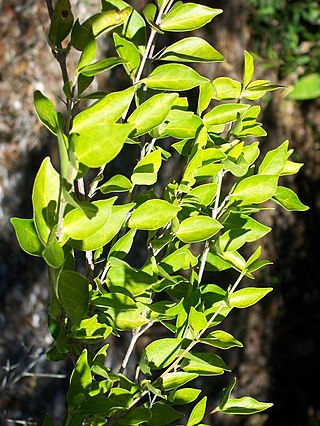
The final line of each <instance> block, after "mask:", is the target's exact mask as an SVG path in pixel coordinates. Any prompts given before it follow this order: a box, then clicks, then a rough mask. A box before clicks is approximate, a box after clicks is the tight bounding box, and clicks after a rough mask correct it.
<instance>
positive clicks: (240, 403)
mask: <svg viewBox="0 0 320 426" xmlns="http://www.w3.org/2000/svg"><path fill="white" fill-rule="evenodd" d="M272 405H273V404H270V403H268V402H259V401H257V400H256V399H254V398H251V397H249V396H244V397H243V398H229V399H228V401H227V402H226V403H225V405H224V406H223V408H222V409H221V411H222V412H223V413H224V414H254V413H259V412H260V411H264V410H266V409H268V408H270V407H272Z"/></svg>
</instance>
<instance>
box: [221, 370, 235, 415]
mask: <svg viewBox="0 0 320 426" xmlns="http://www.w3.org/2000/svg"><path fill="white" fill-rule="evenodd" d="M235 384H236V378H235V377H234V378H233V380H232V382H230V383H229V385H228V386H226V387H225V388H224V389H223V396H222V399H221V401H220V404H219V409H223V407H224V406H225V405H226V403H227V402H228V399H229V398H230V394H231V392H232V391H233V388H234V387H235ZM217 411H218V410H217Z"/></svg>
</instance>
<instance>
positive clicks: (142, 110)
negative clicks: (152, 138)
mask: <svg viewBox="0 0 320 426" xmlns="http://www.w3.org/2000/svg"><path fill="white" fill-rule="evenodd" d="M177 98H178V94H177V93H160V94H158V95H154V96H152V97H151V98H149V99H148V100H146V101H145V102H143V104H141V105H140V106H139V107H138V108H137V109H136V110H135V111H134V112H133V113H132V114H131V116H130V117H129V118H128V123H131V124H133V125H134V127H135V132H134V136H140V135H143V134H145V133H147V132H149V131H150V130H152V129H153V128H154V127H156V126H158V125H159V124H161V123H162V122H163V121H164V120H165V118H166V117H167V115H168V113H169V111H170V109H171V107H172V105H173V103H174V101H175V100H176V99H177Z"/></svg>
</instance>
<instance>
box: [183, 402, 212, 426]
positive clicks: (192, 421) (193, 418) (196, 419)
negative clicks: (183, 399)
mask: <svg viewBox="0 0 320 426" xmlns="http://www.w3.org/2000/svg"><path fill="white" fill-rule="evenodd" d="M206 407H207V397H206V396H205V397H204V398H202V399H201V401H199V402H198V404H197V405H196V406H195V407H194V408H193V410H192V411H191V414H190V417H189V419H188V422H187V425H186V426H194V425H198V424H199V423H200V422H201V420H202V419H203V417H204V415H205V412H206Z"/></svg>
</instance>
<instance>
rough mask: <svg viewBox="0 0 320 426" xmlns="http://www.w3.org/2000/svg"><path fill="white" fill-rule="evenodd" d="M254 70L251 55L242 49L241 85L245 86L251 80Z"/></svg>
mask: <svg viewBox="0 0 320 426" xmlns="http://www.w3.org/2000/svg"><path fill="white" fill-rule="evenodd" d="M253 72H254V63H253V57H252V56H251V55H250V53H249V52H247V51H246V50H245V51H244V68H243V87H244V88H246V87H247V86H248V84H249V83H250V81H251V80H252V77H253Z"/></svg>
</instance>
